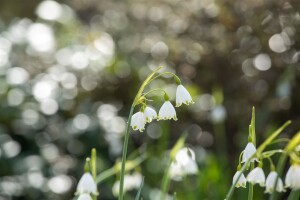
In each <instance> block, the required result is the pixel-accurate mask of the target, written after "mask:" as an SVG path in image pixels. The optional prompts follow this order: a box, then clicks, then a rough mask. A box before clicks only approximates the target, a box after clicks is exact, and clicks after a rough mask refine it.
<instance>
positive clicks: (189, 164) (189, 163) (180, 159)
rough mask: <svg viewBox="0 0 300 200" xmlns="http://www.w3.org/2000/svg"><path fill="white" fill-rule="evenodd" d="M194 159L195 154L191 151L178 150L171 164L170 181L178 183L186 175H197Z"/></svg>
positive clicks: (185, 149) (186, 149)
mask: <svg viewBox="0 0 300 200" xmlns="http://www.w3.org/2000/svg"><path fill="white" fill-rule="evenodd" d="M195 157H196V156H195V152H194V151H193V150H192V149H188V148H182V149H180V150H179V151H178V152H177V154H176V156H175V161H174V162H172V163H171V167H170V176H171V179H173V180H176V181H180V180H182V178H183V177H184V176H186V175H190V174H197V173H198V165H197V162H196V160H195Z"/></svg>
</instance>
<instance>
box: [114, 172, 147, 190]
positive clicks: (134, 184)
mask: <svg viewBox="0 0 300 200" xmlns="http://www.w3.org/2000/svg"><path fill="white" fill-rule="evenodd" d="M142 180H143V177H142V175H141V174H140V173H137V172H135V173H134V174H126V175H125V176H124V192H127V191H130V190H133V189H137V188H139V187H140V185H141V183H142ZM119 187H120V181H116V182H115V183H114V185H113V187H112V192H113V194H114V195H115V196H119Z"/></svg>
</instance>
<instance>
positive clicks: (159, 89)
mask: <svg viewBox="0 0 300 200" xmlns="http://www.w3.org/2000/svg"><path fill="white" fill-rule="evenodd" d="M156 91H162V92H164V93H165V94H166V91H165V90H163V89H161V88H157V89H153V90H150V91H149V92H146V93H145V94H143V95H142V96H143V97H146V96H147V95H148V94H150V93H152V92H156Z"/></svg>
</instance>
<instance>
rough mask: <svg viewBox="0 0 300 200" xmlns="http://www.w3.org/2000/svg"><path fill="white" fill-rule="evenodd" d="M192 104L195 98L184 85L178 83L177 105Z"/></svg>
mask: <svg viewBox="0 0 300 200" xmlns="http://www.w3.org/2000/svg"><path fill="white" fill-rule="evenodd" d="M183 103H184V104H186V105H189V104H192V103H194V102H193V99H192V97H191V95H190V93H189V92H188V91H187V89H185V87H184V86H183V85H181V84H180V85H178V87H177V90H176V107H179V106H181V104H183Z"/></svg>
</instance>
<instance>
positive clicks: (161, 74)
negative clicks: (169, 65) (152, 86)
mask: <svg viewBox="0 0 300 200" xmlns="http://www.w3.org/2000/svg"><path fill="white" fill-rule="evenodd" d="M166 74H170V75H172V76H176V74H174V73H172V72H163V73H160V74H158V75H157V76H155V77H153V78H152V79H150V80H149V83H151V82H152V81H154V80H155V79H157V78H158V77H160V76H163V75H166ZM149 83H148V84H149Z"/></svg>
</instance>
